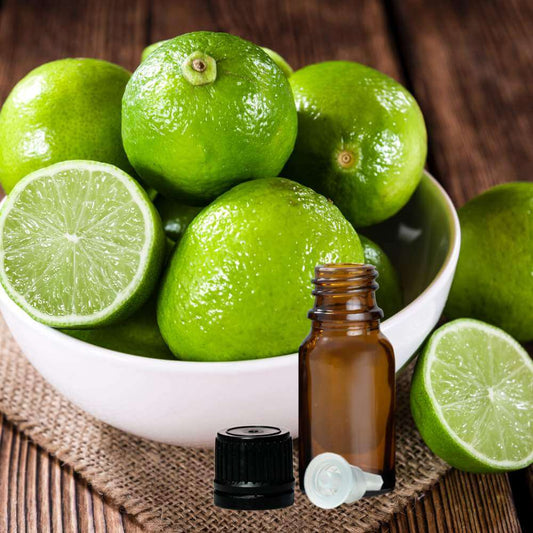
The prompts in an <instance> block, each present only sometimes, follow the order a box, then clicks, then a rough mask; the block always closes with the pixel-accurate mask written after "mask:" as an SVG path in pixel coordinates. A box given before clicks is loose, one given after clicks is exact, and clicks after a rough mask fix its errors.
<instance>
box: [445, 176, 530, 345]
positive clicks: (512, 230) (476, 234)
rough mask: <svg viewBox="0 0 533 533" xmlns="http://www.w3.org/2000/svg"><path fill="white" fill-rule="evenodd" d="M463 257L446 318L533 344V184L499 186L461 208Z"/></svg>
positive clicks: (522, 183) (520, 183) (521, 183)
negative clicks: (484, 324)
mask: <svg viewBox="0 0 533 533" xmlns="http://www.w3.org/2000/svg"><path fill="white" fill-rule="evenodd" d="M459 221H460V223H461V233H462V240H461V253H460V255H459V262H458V264H457V270H456V272H455V278H454V281H453V284H452V288H451V292H450V296H449V298H448V303H447V304H446V308H445V314H446V316H447V317H448V318H459V317H469V318H477V319H479V320H483V321H485V322H489V323H490V324H493V325H494V326H498V327H500V328H502V329H504V330H505V331H507V332H508V333H509V334H510V335H512V336H513V337H515V338H516V339H517V340H519V341H523V342H525V341H530V340H533V183H527V182H518V183H507V184H504V185H498V186H497V187H493V188H492V189H489V190H488V191H486V192H484V193H483V194H481V195H479V196H477V197H476V198H474V199H472V200H470V201H469V202H468V203H466V204H465V205H464V206H463V207H461V208H460V209H459Z"/></svg>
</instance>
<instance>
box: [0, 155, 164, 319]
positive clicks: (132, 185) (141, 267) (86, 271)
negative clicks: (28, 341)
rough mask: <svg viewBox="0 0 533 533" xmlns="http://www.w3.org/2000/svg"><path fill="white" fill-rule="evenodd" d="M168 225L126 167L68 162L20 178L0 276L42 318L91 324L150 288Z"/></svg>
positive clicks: (7, 212) (0, 223)
mask: <svg viewBox="0 0 533 533" xmlns="http://www.w3.org/2000/svg"><path fill="white" fill-rule="evenodd" d="M163 254H164V232H163V229H162V226H161V220H160V218H159V216H158V214H157V212H156V210H155V208H154V206H153V205H152V203H151V202H150V200H149V199H148V197H147V195H146V192H145V191H144V190H143V189H142V188H141V186H140V185H139V184H138V183H137V182H136V181H135V180H134V179H133V178H131V177H130V176H128V175H127V174H126V173H125V172H123V171H121V170H120V169H118V168H116V167H113V166H112V165H107V164H104V163H96V162H92V161H67V162H63V163H57V164H55V165H52V166H50V167H47V168H45V169H41V170H38V171H36V172H34V173H32V174H30V175H28V176H27V177H26V178H24V179H23V180H21V181H20V182H19V183H18V184H17V185H16V186H15V188H14V189H13V191H12V192H11V193H10V195H9V196H8V198H7V199H6V201H5V204H4V205H3V206H2V210H1V212H0V281H1V282H2V285H3V287H4V289H5V290H6V292H7V293H8V294H9V295H10V297H11V298H12V299H13V300H14V301H15V302H16V303H17V304H18V305H19V306H20V307H22V309H24V310H25V311H26V312H27V313H28V314H29V315H31V316H32V317H33V318H35V319H36V320H39V321H40V322H43V323H44V324H47V325H50V326H54V327H63V328H74V327H92V326H97V325H104V324H107V323H110V322H112V321H114V320H118V319H120V318H123V317H125V316H127V315H129V314H131V313H132V312H133V311H135V309H137V308H138V307H139V306H140V305H141V304H142V303H143V302H144V301H145V300H146V299H147V298H148V296H149V295H150V293H151V292H152V290H153V288H154V286H155V283H156V282H157V278H158V274H159V271H160V268H161V264H162V261H163Z"/></svg>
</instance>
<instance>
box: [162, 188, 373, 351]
mask: <svg viewBox="0 0 533 533" xmlns="http://www.w3.org/2000/svg"><path fill="white" fill-rule="evenodd" d="M363 258H364V256H363V249H362V246H361V243H360V241H359V237H358V236H357V233H356V232H355V230H354V229H353V227H352V226H351V224H350V223H349V222H348V221H347V220H346V219H345V218H344V217H343V216H342V214H341V212H340V211H339V210H338V209H337V207H335V205H334V204H333V203H331V202H329V201H328V200H326V198H324V197H323V196H321V195H319V194H316V193H315V192H314V191H312V190H311V189H308V188H307V187H304V186H302V185H300V184H298V183H295V182H293V181H290V180H286V179H283V178H270V179H264V180H256V181H249V182H246V183H243V184H240V185H238V186H236V187H234V188H233V189H231V190H230V191H229V192H227V193H225V194H223V195H222V196H220V197H219V198H217V199H216V200H215V201H214V202H213V203H212V204H211V205H209V206H208V207H207V208H205V209H204V210H203V211H202V212H201V213H200V214H199V215H198V216H197V217H196V218H195V219H194V220H193V222H192V223H191V225H190V226H189V227H188V228H187V231H186V232H185V235H184V236H183V238H182V239H181V241H180V243H179V245H178V247H177V249H176V251H175V252H174V255H173V257H172V259H171V262H170V265H169V267H168V269H167V272H166V274H165V277H164V280H163V283H162V286H161V290H160V293H159V301H158V310H157V311H158V323H159V327H160V330H161V334H162V335H163V338H164V339H165V341H166V342H167V344H168V345H169V347H170V349H171V350H172V352H173V353H174V354H175V355H176V356H178V357H181V358H183V359H189V360H196V361H234V360H241V359H257V358H261V357H270V356H276V355H282V354H288V353H292V352H295V351H296V350H297V349H298V346H299V345H300V343H301V341H302V339H303V338H304V337H305V336H306V335H307V333H308V332H309V328H310V322H309V320H308V318H307V312H308V311H309V309H311V307H312V306H313V296H312V295H311V290H312V283H311V279H312V278H313V274H314V268H315V266H316V265H317V264H322V263H337V262H356V263H360V262H362V261H363Z"/></svg>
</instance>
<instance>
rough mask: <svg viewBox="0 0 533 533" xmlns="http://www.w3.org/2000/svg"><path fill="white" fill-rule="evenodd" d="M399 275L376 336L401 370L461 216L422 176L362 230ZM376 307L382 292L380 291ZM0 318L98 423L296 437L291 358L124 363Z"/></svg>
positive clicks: (182, 438) (203, 438) (444, 288)
mask: <svg viewBox="0 0 533 533" xmlns="http://www.w3.org/2000/svg"><path fill="white" fill-rule="evenodd" d="M365 234H366V235H368V237H370V238H371V239H372V240H374V241H375V242H377V243H378V244H379V245H380V246H381V247H382V248H383V249H384V250H385V251H386V252H387V254H388V255H389V257H390V258H391V260H392V262H393V263H394V264H395V265H396V267H397V268H398V271H399V273H400V277H401V281H402V285H403V288H404V299H405V304H406V305H405V306H404V308H403V309H402V310H401V311H399V312H398V313H396V314H395V315H394V316H392V317H390V318H388V319H387V320H385V321H384V322H383V324H382V329H383V331H384V333H385V334H386V335H387V337H388V338H389V339H390V340H391V342H392V344H393V346H394V349H395V353H396V366H397V370H398V371H399V370H401V368H402V367H403V366H405V364H406V363H407V362H408V361H409V360H410V359H411V358H412V356H413V354H415V352H416V350H417V349H418V348H419V346H420V345H421V343H422V342H423V341H424V339H425V338H426V336H427V335H428V334H429V332H430V331H431V329H432V328H433V327H434V326H435V324H436V323H437V321H438V319H439V317H440V314H441V312H442V309H443V307H444V304H445V302H446V298H447V296H448V292H449V290H450V285H451V282H452V279H453V275H454V272H455V267H456V264H457V259H458V255H459V247H460V229H459V222H458V219H457V214H456V212H455V209H454V207H453V204H452V202H451V200H450V199H449V198H448V196H447V195H446V193H445V191H444V190H443V189H442V187H440V185H439V184H438V183H437V182H436V180H434V179H433V178H432V177H431V176H430V175H429V174H426V175H425V176H424V178H423V179H422V181H421V183H420V185H419V186H418V188H417V190H416V191H415V193H414V195H413V197H412V198H411V200H410V201H409V203H408V204H407V205H406V206H405V207H404V208H403V209H402V210H401V211H400V212H399V213H398V214H397V215H396V216H394V217H392V218H391V219H389V220H387V221H386V222H384V223H382V224H379V225H376V226H373V227H370V228H366V231H365ZM377 297H378V301H379V291H378V293H377ZM0 310H1V311H2V313H3V315H4V318H5V320H6V322H7V324H8V326H9V328H10V330H11V332H12V333H13V336H14V337H15V339H16V341H17V342H18V343H19V345H20V347H21V348H22V351H23V352H24V354H25V355H26V357H27V358H28V359H29V360H30V362H31V363H32V364H33V366H34V367H35V368H36V369H37V370H38V371H39V372H40V373H41V374H42V375H43V377H44V378H45V379H46V380H47V381H48V382H50V383H51V384H52V385H53V386H54V387H55V388H56V389H57V390H58V391H59V392H60V393H62V394H63V395H64V396H65V397H66V398H68V399H69V400H70V401H72V402H73V403H74V404H76V405H77V406H79V407H81V408H82V409H84V410H85V411H87V412H88V413H89V414H91V415H93V416H94V417H95V418H97V419H99V420H102V421H103V422H106V423H108V424H110V425H112V426H114V427H117V428H119V429H121V430H124V431H127V432H129V433H132V434H134V435H137V436H140V437H145V438H149V439H153V440H156V441H159V442H165V443H170V444H177V445H183V446H186V445H187V446H212V445H213V440H214V435H215V434H216V431H217V430H218V429H219V428H220V427H229V426H233V425H241V424H249V423H251V422H253V423H254V424H267V425H268V424H270V425H278V426H279V425H281V426H285V427H287V428H288V429H290V431H291V433H292V434H293V435H294V436H296V435H297V432H298V405H297V404H298V402H297V394H298V377H297V376H298V374H297V361H298V357H297V355H296V354H290V355H284V356H279V357H272V358H268V359H260V360H253V361H236V362H220V363H199V362H187V361H177V360H176V361H169V360H159V359H150V358H146V357H140V356H135V355H128V354H124V353H120V352H115V351H112V350H107V349H105V348H100V347H98V346H93V345H91V344H88V343H86V342H83V341H80V340H78V339H75V338H72V337H69V336H68V335H66V334H64V333H62V332H61V331H58V330H54V329H52V328H50V327H47V326H44V325H43V324H40V323H38V322H36V321H34V320H33V319H32V318H31V317H30V316H29V315H27V314H26V313H25V312H24V311H22V309H20V308H19V307H18V306H17V305H16V304H15V303H14V302H13V301H11V300H10V299H9V297H8V296H7V295H6V293H5V292H4V291H3V289H0Z"/></svg>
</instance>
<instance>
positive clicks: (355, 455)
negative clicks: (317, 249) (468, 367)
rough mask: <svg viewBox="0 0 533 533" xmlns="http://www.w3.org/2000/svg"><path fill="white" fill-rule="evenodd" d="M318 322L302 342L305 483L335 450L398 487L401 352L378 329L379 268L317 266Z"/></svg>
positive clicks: (315, 315)
mask: <svg viewBox="0 0 533 533" xmlns="http://www.w3.org/2000/svg"><path fill="white" fill-rule="evenodd" d="M315 275H316V278H315V279H314V280H313V283H314V284H315V289H314V291H313V294H314V295H315V305H314V308H313V309H312V310H311V311H310V312H309V318H310V319H311V320H312V328H311V332H310V334H309V336H308V337H307V338H306V339H305V341H304V343H303V344H302V346H301V347H300V354H299V416H300V422H299V425H300V428H299V430H300V431H299V433H300V444H299V453H300V460H299V463H300V464H299V467H300V485H301V488H302V490H304V488H303V479H304V472H305V470H306V468H307V465H308V464H309V462H310V461H311V460H312V459H313V458H314V457H316V456H317V455H319V454H321V453H325V452H333V453H336V454H339V455H341V456H342V457H344V458H345V459H346V460H347V461H348V463H350V464H351V465H354V466H357V467H359V468H360V469H361V470H363V471H365V472H369V473H374V474H379V475H380V476H381V477H382V478H383V485H382V487H381V489H380V490H379V491H368V492H367V493H366V494H365V496H371V495H374V494H380V493H383V492H388V491H390V490H392V489H393V488H394V481H395V475H394V454H395V447H394V402H395V368H394V352H393V350H392V346H391V344H390V343H389V341H388V340H387V338H386V337H385V336H384V335H383V334H382V333H381V331H380V329H379V322H380V318H381V317H382V316H383V313H382V311H381V309H379V307H378V306H377V304H376V298H375V290H376V289H377V288H378V285H377V283H376V281H375V279H376V277H377V272H376V269H375V268H374V267H373V266H371V265H362V264H339V265H333V264H332V265H324V266H318V267H317V268H316V270H315Z"/></svg>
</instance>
